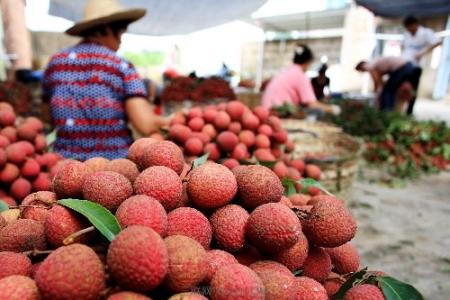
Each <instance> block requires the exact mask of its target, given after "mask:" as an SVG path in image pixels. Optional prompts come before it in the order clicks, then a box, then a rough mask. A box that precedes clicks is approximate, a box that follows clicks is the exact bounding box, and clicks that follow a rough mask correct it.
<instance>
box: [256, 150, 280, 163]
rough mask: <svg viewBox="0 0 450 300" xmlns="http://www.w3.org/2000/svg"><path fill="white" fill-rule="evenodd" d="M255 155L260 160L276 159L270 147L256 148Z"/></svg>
mask: <svg viewBox="0 0 450 300" xmlns="http://www.w3.org/2000/svg"><path fill="white" fill-rule="evenodd" d="M253 155H254V156H255V157H256V159H258V160H259V161H274V160H275V156H273V155H272V153H271V152H270V150H269V149H263V148H260V149H256V150H255V151H254V152H253Z"/></svg>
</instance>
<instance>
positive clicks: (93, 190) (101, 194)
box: [83, 171, 133, 211]
mask: <svg viewBox="0 0 450 300" xmlns="http://www.w3.org/2000/svg"><path fill="white" fill-rule="evenodd" d="M132 194H133V186H132V185H131V182H130V181H129V180H128V179H127V178H126V177H125V176H123V175H122V174H119V173H116V172H111V171H100V172H95V173H92V174H89V175H88V176H86V179H85V181H84V184H83V197H84V199H87V200H90V201H93V202H96V203H98V204H100V205H102V206H104V207H106V208H107V209H109V210H110V211H116V210H117V208H118V207H119V205H120V204H121V203H122V202H123V201H125V199H127V198H129V197H130V196H131V195H132Z"/></svg>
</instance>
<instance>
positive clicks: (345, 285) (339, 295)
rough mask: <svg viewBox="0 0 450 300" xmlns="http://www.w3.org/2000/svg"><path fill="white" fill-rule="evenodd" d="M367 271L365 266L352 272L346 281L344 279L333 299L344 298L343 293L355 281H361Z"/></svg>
mask: <svg viewBox="0 0 450 300" xmlns="http://www.w3.org/2000/svg"><path fill="white" fill-rule="evenodd" d="M366 273H367V267H366V268H364V269H362V270H360V271H358V272H356V273H354V274H353V275H352V276H351V277H350V278H349V279H347V281H345V282H344V283H343V284H342V286H341V288H340V289H339V291H338V292H337V293H336V294H335V295H334V297H333V300H340V299H343V298H344V295H345V293H347V291H348V290H349V289H351V288H352V287H353V286H354V284H355V283H357V282H359V281H361V280H362V279H363V278H364V276H365V275H366Z"/></svg>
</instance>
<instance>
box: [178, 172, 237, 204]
mask: <svg viewBox="0 0 450 300" xmlns="http://www.w3.org/2000/svg"><path fill="white" fill-rule="evenodd" d="M187 192H188V195H189V199H190V200H191V201H192V203H193V204H194V205H195V206H196V207H200V208H208V209H211V208H218V207H221V206H224V205H225V204H228V203H229V202H230V201H231V200H232V199H233V197H234V195H236V192H237V183H236V178H235V177H234V175H233V173H231V171H230V170H229V169H228V168H226V167H225V166H222V165H219V164H216V163H206V164H203V165H201V166H199V167H197V168H195V169H194V170H193V171H192V172H191V174H190V179H189V182H188V186H187Z"/></svg>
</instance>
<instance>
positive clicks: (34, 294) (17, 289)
mask: <svg viewBox="0 0 450 300" xmlns="http://www.w3.org/2000/svg"><path fill="white" fill-rule="evenodd" d="M0 299H1V300H24V299H26V300H39V299H40V295H39V290H38V288H37V286H36V283H35V282H34V280H33V279H31V278H29V277H26V276H22V275H14V276H9V277H5V278H3V279H0Z"/></svg>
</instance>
